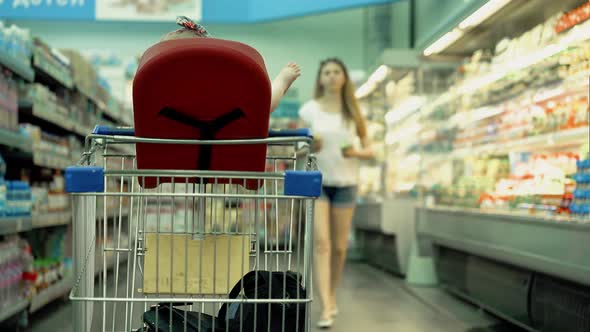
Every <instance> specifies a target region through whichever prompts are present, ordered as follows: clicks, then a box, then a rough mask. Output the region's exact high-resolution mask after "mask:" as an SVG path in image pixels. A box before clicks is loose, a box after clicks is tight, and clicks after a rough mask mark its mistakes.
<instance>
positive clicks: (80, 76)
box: [61, 50, 98, 98]
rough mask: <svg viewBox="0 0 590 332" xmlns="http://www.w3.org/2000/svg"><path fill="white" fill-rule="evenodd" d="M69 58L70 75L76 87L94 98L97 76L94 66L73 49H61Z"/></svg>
mask: <svg viewBox="0 0 590 332" xmlns="http://www.w3.org/2000/svg"><path fill="white" fill-rule="evenodd" d="M61 52H62V53H64V54H65V55H66V56H67V57H68V58H69V60H70V63H71V68H72V77H73V79H74V83H75V84H76V86H77V87H78V89H79V90H80V91H81V92H82V93H84V94H85V95H86V96H87V97H89V98H96V90H97V87H98V77H97V74H96V70H95V69H94V67H93V66H92V65H91V64H90V63H89V62H88V60H86V58H84V56H82V54H80V53H79V52H78V51H75V50H62V51H61Z"/></svg>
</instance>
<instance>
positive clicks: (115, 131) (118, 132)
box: [92, 126, 135, 136]
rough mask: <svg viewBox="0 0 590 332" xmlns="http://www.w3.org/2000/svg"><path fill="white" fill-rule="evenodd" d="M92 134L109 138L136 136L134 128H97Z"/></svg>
mask: <svg viewBox="0 0 590 332" xmlns="http://www.w3.org/2000/svg"><path fill="white" fill-rule="evenodd" d="M92 133H93V134H95V135H107V136H135V130H134V129H133V128H132V127H111V126H96V127H94V130H93V131H92Z"/></svg>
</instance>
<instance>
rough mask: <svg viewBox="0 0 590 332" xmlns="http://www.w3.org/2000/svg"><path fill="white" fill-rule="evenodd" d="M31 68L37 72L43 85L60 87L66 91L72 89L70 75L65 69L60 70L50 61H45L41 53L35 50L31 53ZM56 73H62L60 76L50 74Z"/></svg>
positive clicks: (72, 82) (72, 83)
mask: <svg viewBox="0 0 590 332" xmlns="http://www.w3.org/2000/svg"><path fill="white" fill-rule="evenodd" d="M33 67H34V69H36V70H37V76H38V78H39V77H42V78H43V81H44V83H48V85H60V86H62V87H65V88H68V89H72V88H73V87H74V81H73V79H72V76H71V74H69V73H67V72H66V70H65V69H60V68H57V67H55V66H54V65H52V64H51V61H50V60H47V59H46V58H45V56H44V55H43V53H42V52H41V51H39V50H37V49H35V51H34V52H33ZM58 71H63V72H62V73H61V75H59V74H57V75H54V74H52V73H54V72H58Z"/></svg>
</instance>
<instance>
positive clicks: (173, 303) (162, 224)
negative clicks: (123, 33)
mask: <svg viewBox="0 0 590 332" xmlns="http://www.w3.org/2000/svg"><path fill="white" fill-rule="evenodd" d="M310 141H311V135H310V134H309V132H308V131H306V130H296V131H278V132H271V134H270V135H269V138H266V139H255V140H215V141H197V140H171V139H146V138H137V137H134V136H133V130H132V129H116V128H108V127H97V128H95V130H94V132H93V134H91V135H89V136H88V137H87V138H86V141H85V150H84V151H85V152H84V153H83V156H82V159H81V161H80V163H79V165H77V166H73V167H70V168H68V169H67V171H66V187H67V190H68V191H69V192H70V193H72V199H73V203H74V204H73V206H74V226H73V242H74V243H73V252H74V256H75V257H74V269H75V276H76V280H75V283H74V287H73V289H72V291H71V293H70V299H71V300H72V301H74V323H75V331H76V332H81V331H257V330H258V331H260V330H263V331H269V332H270V331H273V332H274V331H309V330H310V319H309V318H310V305H311V299H312V289H311V287H312V283H311V267H312V265H311V254H312V245H313V241H312V231H313V227H312V217H313V199H314V198H316V197H318V196H319V194H320V191H321V174H320V173H319V172H317V171H316V170H315V166H314V162H313V158H312V157H311V155H310V154H309V143H310ZM135 144H159V145H160V144H196V145H209V146H212V145H236V144H239V145H246V144H266V145H267V146H268V150H267V151H268V152H267V168H266V170H265V171H263V172H239V171H213V170H198V171H196V170H139V169H137V168H136V158H135V157H136V156H135V153H134V146H135ZM190 157H191V156H187V158H190ZM236 163H239V160H236ZM298 163H299V164H298ZM297 169H303V170H302V171H299V170H297ZM154 178H155V181H156V183H157V184H158V185H157V187H156V188H148V187H149V186H147V187H146V186H143V185H142V184H144V183H145V181H147V180H154ZM247 181H256V182H257V184H258V185H257V187H258V189H257V190H249V189H247V188H251V187H252V186H251V185H248V186H246V183H247ZM253 271H254V272H253ZM273 282H274V285H273Z"/></svg>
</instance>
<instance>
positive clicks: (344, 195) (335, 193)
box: [320, 186, 357, 207]
mask: <svg viewBox="0 0 590 332" xmlns="http://www.w3.org/2000/svg"><path fill="white" fill-rule="evenodd" d="M356 192H357V186H347V187H332V186H323V187H322V196H320V199H323V200H327V201H329V202H330V204H331V205H332V206H335V207H354V206H355V204H356Z"/></svg>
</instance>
